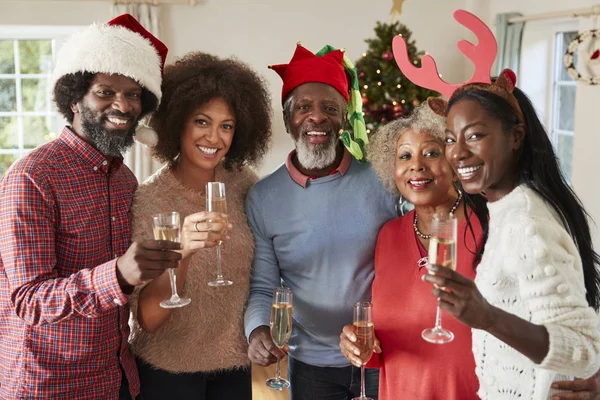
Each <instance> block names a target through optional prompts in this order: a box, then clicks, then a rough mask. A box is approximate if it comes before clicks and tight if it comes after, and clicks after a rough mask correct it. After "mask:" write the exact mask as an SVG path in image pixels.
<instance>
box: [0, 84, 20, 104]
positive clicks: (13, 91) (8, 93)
mask: <svg viewBox="0 0 600 400" xmlns="http://www.w3.org/2000/svg"><path fill="white" fill-rule="evenodd" d="M15 82H16V81H15V80H14V79H0V111H17V86H16V83H15Z"/></svg>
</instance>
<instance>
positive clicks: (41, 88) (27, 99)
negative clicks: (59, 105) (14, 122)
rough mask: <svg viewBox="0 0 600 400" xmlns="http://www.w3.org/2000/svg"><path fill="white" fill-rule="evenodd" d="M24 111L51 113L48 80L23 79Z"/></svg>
mask: <svg viewBox="0 0 600 400" xmlns="http://www.w3.org/2000/svg"><path fill="white" fill-rule="evenodd" d="M21 96H22V98H23V103H22V104H23V111H51V110H52V109H53V107H52V105H51V102H49V101H48V100H49V96H48V79H29V78H28V79H22V80H21Z"/></svg>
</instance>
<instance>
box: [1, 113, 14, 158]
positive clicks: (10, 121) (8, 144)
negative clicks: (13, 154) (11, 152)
mask: <svg viewBox="0 0 600 400" xmlns="http://www.w3.org/2000/svg"><path fill="white" fill-rule="evenodd" d="M18 132H19V131H18V127H17V117H0V149H15V150H16V149H18V148H19V140H18V137H17V135H18Z"/></svg>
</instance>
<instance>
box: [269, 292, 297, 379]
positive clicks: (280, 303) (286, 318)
mask: <svg viewBox="0 0 600 400" xmlns="http://www.w3.org/2000/svg"><path fill="white" fill-rule="evenodd" d="M270 325H271V337H272V338H273V342H274V343H275V345H276V346H277V347H279V348H280V349H281V348H282V347H283V346H285V344H286V343H287V341H288V340H289V338H290V334H291V333H292V290H291V289H289V288H285V287H278V288H275V290H274V291H273V305H272V306H271V324H270ZM267 386H268V387H270V388H271V389H274V390H283V389H285V388H288V387H290V383H289V382H288V381H287V380H285V379H283V378H282V377H281V367H280V364H279V360H277V370H276V372H275V377H274V378H269V379H267Z"/></svg>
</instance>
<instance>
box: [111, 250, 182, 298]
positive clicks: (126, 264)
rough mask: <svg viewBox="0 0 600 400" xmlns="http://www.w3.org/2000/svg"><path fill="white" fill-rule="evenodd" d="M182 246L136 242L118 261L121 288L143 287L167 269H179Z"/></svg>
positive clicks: (118, 277) (118, 276)
mask: <svg viewBox="0 0 600 400" xmlns="http://www.w3.org/2000/svg"><path fill="white" fill-rule="evenodd" d="M180 248H181V245H180V244H179V243H176V242H170V241H167V240H145V241H144V242H142V243H138V242H134V243H132V244H131V246H129V248H128V249H127V251H126V252H125V254H123V255H122V256H121V257H119V259H117V279H118V280H119V285H120V286H121V288H124V287H126V286H137V285H141V284H142V283H144V282H146V281H150V280H152V279H154V278H156V277H157V276H160V275H161V274H162V273H163V272H165V269H167V268H177V267H178V266H179V260H181V254H180V253H178V252H176V251H174V250H179V249H180Z"/></svg>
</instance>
